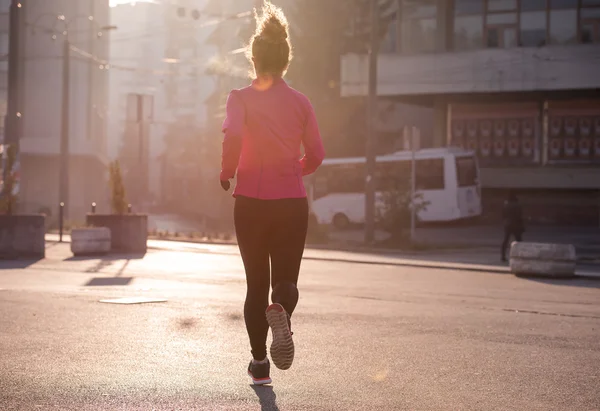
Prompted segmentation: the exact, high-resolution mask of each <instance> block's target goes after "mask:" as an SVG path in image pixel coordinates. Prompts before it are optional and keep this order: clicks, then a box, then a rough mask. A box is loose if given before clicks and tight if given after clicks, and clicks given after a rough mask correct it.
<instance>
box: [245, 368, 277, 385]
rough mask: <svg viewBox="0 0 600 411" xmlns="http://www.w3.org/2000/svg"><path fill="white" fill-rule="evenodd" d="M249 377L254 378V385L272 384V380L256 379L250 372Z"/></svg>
mask: <svg viewBox="0 0 600 411" xmlns="http://www.w3.org/2000/svg"><path fill="white" fill-rule="evenodd" d="M248 375H249V376H250V378H252V384H254V385H265V384H271V382H272V380H271V378H254V377H253V376H252V373H251V372H250V371H248Z"/></svg>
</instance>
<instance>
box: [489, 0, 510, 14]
mask: <svg viewBox="0 0 600 411" xmlns="http://www.w3.org/2000/svg"><path fill="white" fill-rule="evenodd" d="M516 8H517V0H488V11H502V10H515V9H516Z"/></svg>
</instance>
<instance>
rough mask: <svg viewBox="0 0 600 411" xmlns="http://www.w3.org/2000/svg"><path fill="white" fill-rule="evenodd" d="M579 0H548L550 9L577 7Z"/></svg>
mask: <svg viewBox="0 0 600 411" xmlns="http://www.w3.org/2000/svg"><path fill="white" fill-rule="evenodd" d="M578 3H579V0H550V8H551V9H571V8H577V5H578Z"/></svg>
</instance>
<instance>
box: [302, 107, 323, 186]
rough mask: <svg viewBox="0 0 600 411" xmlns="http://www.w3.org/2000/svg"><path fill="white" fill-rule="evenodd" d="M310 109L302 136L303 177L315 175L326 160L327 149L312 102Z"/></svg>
mask: <svg viewBox="0 0 600 411" xmlns="http://www.w3.org/2000/svg"><path fill="white" fill-rule="evenodd" d="M308 107H309V110H308V118H307V120H306V126H305V128H304V134H303V136H302V145H303V146H304V157H302V159H301V160H300V164H301V165H302V175H303V176H306V175H308V174H312V173H314V172H315V171H316V170H317V168H319V166H320V165H321V163H322V162H323V159H324V158H325V149H324V148H323V140H322V139H321V133H320V132H319V126H318V124H317V117H316V115H315V110H314V109H313V107H312V105H311V104H310V102H308Z"/></svg>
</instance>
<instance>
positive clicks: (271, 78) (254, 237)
mask: <svg viewBox="0 0 600 411" xmlns="http://www.w3.org/2000/svg"><path fill="white" fill-rule="evenodd" d="M255 18H256V26H257V28H256V32H255V33H254V35H253V36H252V37H251V39H250V45H249V48H248V57H249V59H250V60H251V61H252V64H253V66H254V77H255V79H254V80H253V81H252V84H251V85H250V86H248V87H245V88H243V89H240V90H233V91H232V92H231V93H230V94H229V98H228V99H227V118H226V119H225V122H224V123H223V133H224V134H225V136H224V140H223V156H222V168H221V176H220V178H221V186H222V187H223V189H224V190H226V191H227V190H229V188H230V181H229V180H231V179H232V178H234V176H236V172H237V185H236V187H235V191H234V193H233V196H234V197H235V206H234V222H235V232H236V236H237V241H238V245H239V248H240V253H241V255H242V260H243V262H244V268H245V271H246V283H247V291H246V302H245V304H244V319H245V321H246V329H247V331H248V336H249V337H250V347H251V349H252V351H251V352H252V357H253V359H252V361H250V365H249V366H248V374H249V375H250V377H251V378H252V382H253V383H254V384H256V385H262V384H270V383H271V377H270V373H269V372H270V363H269V359H268V358H267V347H266V342H267V334H268V331H269V327H270V328H271V333H272V337H273V341H272V344H271V348H270V354H271V359H272V360H273V363H274V364H275V366H276V367H277V368H279V369H282V370H287V369H288V368H290V367H291V365H292V361H293V360H294V341H293V340H292V332H291V322H290V317H291V315H292V313H293V312H294V309H295V308H296V304H297V303H298V289H297V287H296V286H297V283H298V273H299V271H300V262H301V260H302V254H303V253H304V244H305V241H306V232H307V227H308V201H307V199H306V190H305V188H304V183H303V181H302V176H305V175H308V174H311V173H313V172H314V171H315V170H316V169H317V168H318V167H319V166H320V165H321V163H322V162H323V158H324V157H325V151H324V149H323V143H322V140H321V136H320V134H319V128H318V126H317V121H316V118H315V113H314V110H313V108H312V105H311V104H310V102H309V100H308V98H306V97H305V96H304V95H303V94H302V93H300V92H298V91H296V90H294V89H292V88H291V87H289V86H288V85H287V83H286V82H285V81H284V80H283V76H284V74H285V72H286V70H287V69H288V66H289V64H290V60H291V57H292V53H291V43H290V40H289V37H288V22H287V20H286V18H285V15H284V14H283V12H282V10H281V9H280V8H278V7H276V6H274V5H272V4H271V3H269V2H268V1H266V2H265V3H264V5H263V9H262V16H258V14H257V13H255ZM301 146H303V147H304V153H305V155H304V156H303V157H302V158H300V157H301V151H300V149H301ZM270 286H272V289H273V291H272V294H271V301H272V304H271V305H269V291H270Z"/></svg>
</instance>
